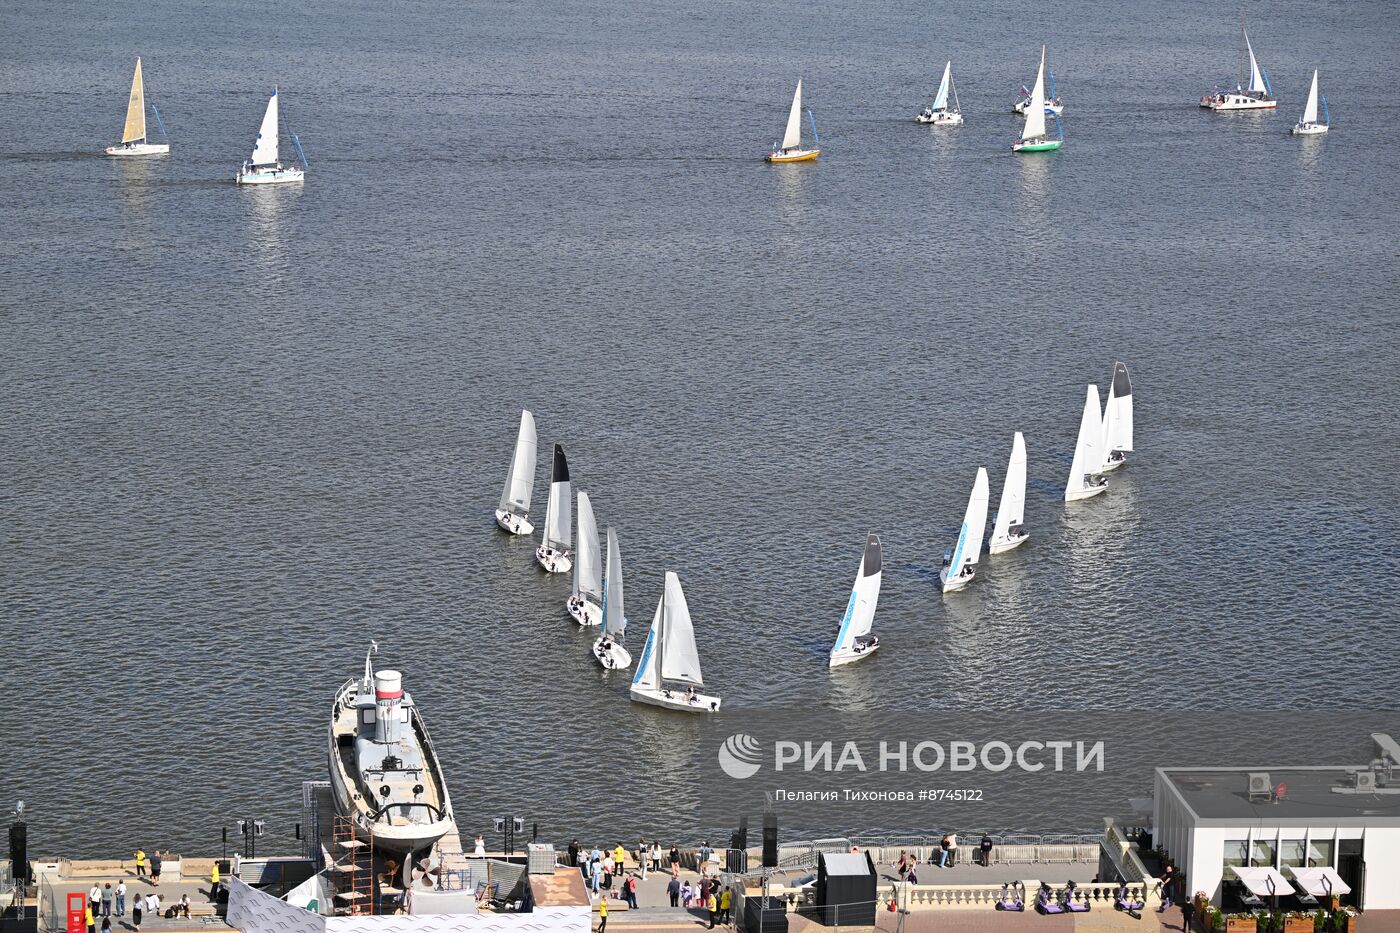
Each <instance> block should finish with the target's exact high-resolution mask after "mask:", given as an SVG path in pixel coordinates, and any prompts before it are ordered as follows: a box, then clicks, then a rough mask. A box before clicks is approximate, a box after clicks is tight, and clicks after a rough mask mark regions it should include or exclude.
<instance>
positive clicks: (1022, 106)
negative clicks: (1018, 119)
mask: <svg viewBox="0 0 1400 933" xmlns="http://www.w3.org/2000/svg"><path fill="white" fill-rule="evenodd" d="M1030 105H1031V102H1030V101H1028V100H1023V101H1021V102H1020V103H1018V104H1015V105H1013V106H1012V108H1011V110H1012V112H1013V113H1021V114H1024V113H1025V112H1026V110H1027V109H1029V108H1030ZM1045 112H1046V113H1053V114H1054V115H1055V116H1057V117H1058V116H1060V115H1061V114H1062V113H1064V112H1065V105H1064V104H1046V105H1045Z"/></svg>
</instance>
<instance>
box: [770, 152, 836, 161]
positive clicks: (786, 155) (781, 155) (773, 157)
mask: <svg viewBox="0 0 1400 933" xmlns="http://www.w3.org/2000/svg"><path fill="white" fill-rule="evenodd" d="M821 154H822V151H821V150H820V149H790V150H788V151H786V152H770V153H768V155H767V156H765V157H764V158H765V159H766V160H767V161H769V162H810V161H812V160H813V159H815V158H816V157H817V156H819V155H821Z"/></svg>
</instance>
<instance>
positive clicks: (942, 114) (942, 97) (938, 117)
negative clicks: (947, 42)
mask: <svg viewBox="0 0 1400 933" xmlns="http://www.w3.org/2000/svg"><path fill="white" fill-rule="evenodd" d="M950 90H951V91H952V94H953V108H952V109H951V110H949V109H948V92H949V91H950ZM914 119H915V120H917V121H918V122H919V123H932V124H934V125H935V126H962V122H963V116H962V106H961V105H960V104H959V103H958V88H957V85H955V84H953V63H952V62H951V61H949V62H948V64H946V65H944V66H943V80H942V81H941V82H940V83H939V85H938V94H937V95H935V96H934V98H933V103H932V104H930V105H929V106H927V107H925V108H924V109H923V112H922V113H920V114H919V115H918V116H917V117H915V118H914Z"/></svg>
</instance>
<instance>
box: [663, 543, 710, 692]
mask: <svg viewBox="0 0 1400 933" xmlns="http://www.w3.org/2000/svg"><path fill="white" fill-rule="evenodd" d="M661 604H662V606H664V607H665V612H664V614H663V615H664V617H663V619H662V622H661V636H662V637H661V677H662V679H663V680H677V681H680V682H681V683H687V684H694V685H695V686H697V687H699V686H702V685H703V684H704V683H705V682H704V680H702V679H701V677H700V652H699V651H698V650H697V649H696V647H695V628H694V626H692V625H691V622H690V607H688V606H687V605H686V604H685V593H683V592H682V591H681V581H680V578H679V577H677V576H676V575H675V574H674V573H672V572H671V571H669V570H668V571H666V592H665V594H664V595H663V596H662V597H661Z"/></svg>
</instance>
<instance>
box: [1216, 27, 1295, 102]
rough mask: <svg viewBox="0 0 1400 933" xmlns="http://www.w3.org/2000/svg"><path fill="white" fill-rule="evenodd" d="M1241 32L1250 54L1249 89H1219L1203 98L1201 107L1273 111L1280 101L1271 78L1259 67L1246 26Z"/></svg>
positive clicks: (1239, 87) (1241, 28) (1237, 87)
mask: <svg viewBox="0 0 1400 933" xmlns="http://www.w3.org/2000/svg"><path fill="white" fill-rule="evenodd" d="M1240 32H1241V33H1243V34H1244V48H1245V51H1246V52H1248V53H1249V87H1247V88H1246V87H1242V86H1240V85H1238V84H1237V85H1235V89H1234V90H1233V91H1225V90H1221V89H1219V88H1217V89H1216V90H1215V91H1213V92H1211V93H1210V94H1207V95H1206V96H1205V97H1202V98H1201V106H1202V107H1205V108H1207V109H1209V110H1215V111H1221V110H1272V109H1273V108H1275V107H1277V106H1278V101H1277V100H1274V90H1273V88H1272V87H1270V86H1269V76H1268V75H1267V74H1265V73H1264V69H1263V68H1260V67H1259V60H1258V59H1257V58H1255V57H1254V46H1252V45H1250V44H1249V33H1247V32H1245V29H1244V24H1240Z"/></svg>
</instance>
